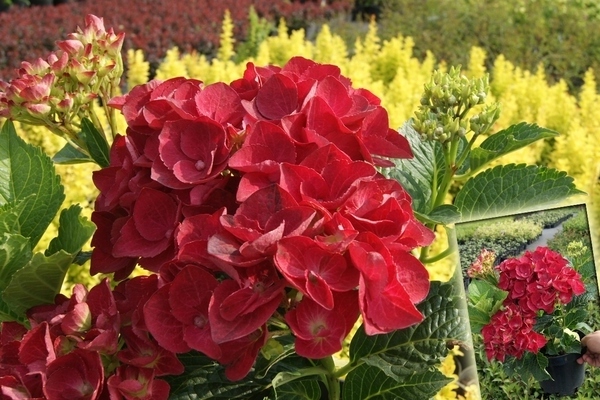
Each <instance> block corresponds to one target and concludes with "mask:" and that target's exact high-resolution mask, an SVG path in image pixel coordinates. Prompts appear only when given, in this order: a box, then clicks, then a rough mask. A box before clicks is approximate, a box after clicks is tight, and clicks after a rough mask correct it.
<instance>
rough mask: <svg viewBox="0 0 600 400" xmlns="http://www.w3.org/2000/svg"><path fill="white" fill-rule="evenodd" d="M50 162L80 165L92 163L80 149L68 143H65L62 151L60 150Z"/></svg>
mask: <svg viewBox="0 0 600 400" xmlns="http://www.w3.org/2000/svg"><path fill="white" fill-rule="evenodd" d="M52 161H54V162H55V163H56V164H81V163H87V162H91V161H94V160H92V159H91V157H90V156H88V155H87V154H85V153H84V152H83V151H81V150H80V149H78V148H76V147H75V146H73V145H72V144H70V143H67V144H66V145H65V146H64V147H63V148H62V149H60V150H59V151H58V152H57V153H56V154H55V155H54V157H52Z"/></svg>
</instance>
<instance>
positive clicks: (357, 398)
mask: <svg viewBox="0 0 600 400" xmlns="http://www.w3.org/2000/svg"><path fill="white" fill-rule="evenodd" d="M450 381H451V379H449V378H447V377H445V376H444V374H442V373H441V372H439V371H437V370H427V369H422V370H421V371H419V372H415V373H413V374H410V375H408V376H403V377H402V380H397V379H394V378H392V377H390V376H389V375H388V374H386V373H384V372H383V371H382V370H381V369H379V368H375V367H371V366H370V365H366V364H363V365H361V366H359V367H358V368H356V369H355V370H353V371H351V372H350V373H349V374H348V377H347V378H346V381H345V383H344V394H343V398H344V399H345V400H346V399H348V400H364V399H378V400H379V399H381V400H415V399H429V398H432V397H433V396H434V395H435V394H436V393H437V392H439V391H440V390H441V389H442V388H443V387H444V386H446V385H447V384H448V383H449V382H450Z"/></svg>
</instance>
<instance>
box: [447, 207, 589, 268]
mask: <svg viewBox="0 0 600 400" xmlns="http://www.w3.org/2000/svg"><path fill="white" fill-rule="evenodd" d="M578 215H581V216H582V217H584V218H585V213H583V212H580V213H579V214H578ZM572 216H573V211H572V210H548V211H546V212H543V213H539V212H537V213H531V214H523V215H519V216H515V217H507V218H502V219H500V220H498V221H497V222H495V223H491V224H490V223H485V224H477V223H471V224H465V225H464V226H463V227H460V228H459V229H458V230H457V240H458V245H459V247H460V260H461V267H462V268H463V270H465V269H466V268H468V267H469V265H471V264H472V263H473V261H475V259H476V258H477V256H478V255H479V254H480V252H481V250H482V249H484V248H485V249H488V250H491V251H494V252H495V253H496V264H497V263H499V262H501V261H502V260H504V259H506V258H508V257H513V256H516V255H518V254H519V253H520V252H522V251H523V250H525V248H526V247H527V245H528V244H530V243H532V242H533V241H534V240H536V239H537V238H539V237H540V235H541V234H542V231H543V229H547V228H550V227H555V226H557V225H558V224H560V223H561V222H563V221H565V220H567V219H568V218H571V217H572ZM579 218H581V217H579ZM565 224H566V222H565ZM569 237H570V239H571V240H572V239H574V238H576V237H577V236H574V235H569Z"/></svg>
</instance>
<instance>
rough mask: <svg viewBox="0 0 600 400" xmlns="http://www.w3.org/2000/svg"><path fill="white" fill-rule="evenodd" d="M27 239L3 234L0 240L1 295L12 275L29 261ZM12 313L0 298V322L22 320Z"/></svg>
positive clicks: (29, 251)
mask: <svg viewBox="0 0 600 400" xmlns="http://www.w3.org/2000/svg"><path fill="white" fill-rule="evenodd" d="M31 255H32V254H31V247H30V245H29V239H27V238H26V237H24V236H21V235H17V234H8V233H5V234H4V235H2V238H1V239H0V293H3V292H4V290H5V289H6V287H7V286H8V284H9V283H10V281H11V279H12V277H13V276H14V274H15V273H16V272H17V271H18V270H20V269H21V268H23V267H24V266H25V265H26V264H27V263H28V262H29V260H30V259H31ZM22 317H24V316H23V315H18V314H17V313H15V312H13V311H12V310H11V308H10V307H9V306H8V304H7V303H6V302H5V301H4V300H3V299H2V298H1V297H0V322H1V321H15V320H19V319H23V318H22Z"/></svg>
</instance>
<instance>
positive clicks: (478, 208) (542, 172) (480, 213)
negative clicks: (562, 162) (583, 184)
mask: <svg viewBox="0 0 600 400" xmlns="http://www.w3.org/2000/svg"><path fill="white" fill-rule="evenodd" d="M581 193H583V192H581V191H580V190H578V189H577V188H576V187H575V185H574V183H573V178H571V177H569V176H567V174H566V172H562V171H558V170H555V169H550V168H546V167H538V166H535V165H525V164H519V165H516V164H508V165H499V166H497V167H494V168H490V169H488V170H486V171H483V172H482V173H480V174H478V175H476V176H474V177H472V178H471V179H469V180H468V181H467V182H466V183H465V185H464V187H463V188H462V189H461V190H460V191H459V192H458V194H457V195H456V198H455V200H454V205H455V206H456V207H457V208H458V211H459V212H460V213H461V214H462V219H463V221H468V220H473V219H479V218H483V217H486V218H493V217H496V216H500V215H506V214H511V213H515V212H519V211H530V210H534V209H539V208H540V207H542V206H547V205H550V204H552V203H558V202H560V201H562V200H564V199H566V198H567V197H569V196H572V195H576V194H581Z"/></svg>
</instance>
